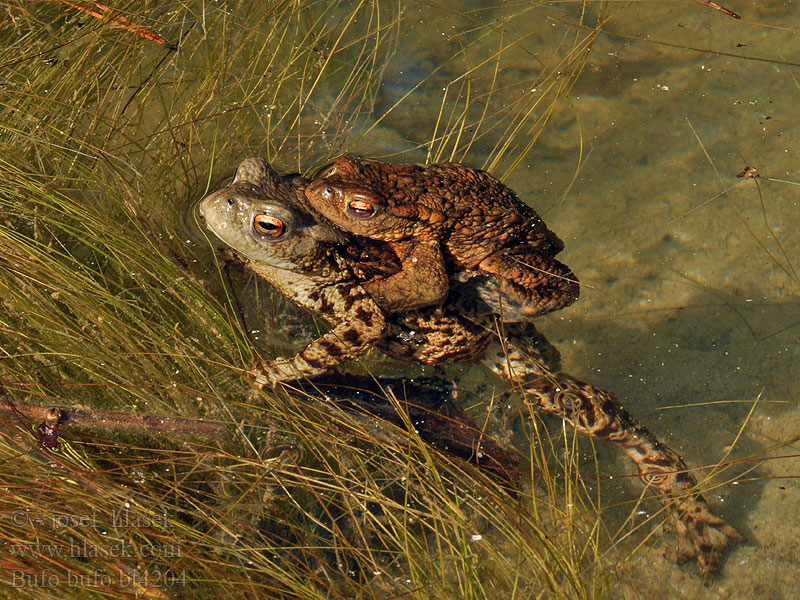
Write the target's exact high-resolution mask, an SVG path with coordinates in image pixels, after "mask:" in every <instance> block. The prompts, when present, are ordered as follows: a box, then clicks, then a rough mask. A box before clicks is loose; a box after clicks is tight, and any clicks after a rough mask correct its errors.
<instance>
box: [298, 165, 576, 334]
mask: <svg viewBox="0 0 800 600" xmlns="http://www.w3.org/2000/svg"><path fill="white" fill-rule="evenodd" d="M306 196H307V197H308V199H309V202H310V203H311V205H312V206H313V207H314V209H315V210H316V211H317V212H319V213H321V214H322V215H324V216H325V217H327V218H328V219H330V220H331V221H333V222H334V223H336V224H337V225H339V226H340V227H342V228H343V229H345V230H347V231H351V232H353V233H356V234H358V235H362V236H366V237H369V238H371V239H375V240H382V241H385V242H388V243H389V244H390V245H391V246H392V248H394V250H395V252H396V253H397V255H398V257H400V260H401V261H402V263H403V268H402V271H401V272H400V273H398V274H396V275H393V276H391V277H388V278H385V279H383V280H381V281H380V282H375V283H373V284H369V285H366V286H365V287H366V289H367V290H368V291H370V293H372V294H373V295H374V296H376V297H378V296H379V295H381V294H382V295H384V296H385V297H386V298H387V300H386V302H384V304H386V305H389V306H392V307H394V308H396V309H397V310H408V309H409V308H416V307H420V306H427V305H432V304H437V303H441V302H442V301H444V299H445V297H446V296H447V289H448V281H449V277H452V276H453V273H454V272H467V273H475V272H479V273H483V274H484V275H486V274H488V275H491V276H494V277H496V279H497V285H498V287H499V293H500V294H501V295H502V298H503V300H504V302H506V301H507V302H508V305H509V308H510V309H512V310H509V311H508V314H504V315H503V317H504V319H503V320H505V321H518V320H523V319H525V318H533V317H536V316H538V315H541V314H544V313H548V312H551V311H554V310H557V309H559V308H563V307H564V306H567V305H569V304H571V303H572V302H574V301H575V300H576V299H577V298H578V282H577V279H576V278H575V275H573V273H572V272H571V271H570V270H569V268H568V267H567V266H566V265H564V264H562V263H560V262H559V261H557V260H556V259H555V258H554V257H555V255H556V254H558V253H559V252H560V251H561V250H562V249H563V244H562V242H561V240H560V239H559V238H558V237H557V236H556V235H555V234H554V233H553V232H552V231H550V230H549V229H548V228H547V226H546V225H545V224H544V222H543V221H542V220H541V218H539V215H537V214H536V212H535V211H534V210H533V209H532V208H530V207H529V206H527V205H525V204H523V203H522V202H521V201H520V200H519V198H517V196H516V194H515V193H514V192H513V191H512V190H510V189H509V188H508V187H506V186H505V185H503V184H502V183H501V182H500V181H498V180H497V179H495V178H494V177H492V176H491V175H490V174H489V173H487V172H485V171H480V170H476V169H471V168H469V167H465V166H463V165H459V164H455V163H444V164H434V165H414V164H384V163H380V162H376V161H369V160H363V161H360V160H357V159H355V158H352V157H348V156H345V157H342V158H339V159H338V160H337V161H336V162H334V163H333V165H331V166H330V167H328V168H326V169H324V170H323V171H322V172H321V173H319V174H318V175H317V177H316V178H315V179H314V181H313V182H312V183H311V185H309V186H308V187H307V188H306ZM421 265H425V271H424V272H420V271H419V268H420V266H421ZM431 265H436V268H435V269H434V268H431ZM448 273H449V277H448ZM479 290H480V291H482V292H484V293H482V294H481V296H482V297H483V298H484V300H486V301H487V303H489V304H490V305H491V306H494V307H496V306H497V305H498V304H500V302H499V301H498V298H497V296H495V297H494V298H491V297H489V294H488V293H485V292H487V291H488V290H489V288H484V287H479ZM494 291H495V293H497V288H495V290H494ZM517 308H518V310H517ZM497 312H505V311H502V307H500V308H499V309H498V310H497Z"/></svg>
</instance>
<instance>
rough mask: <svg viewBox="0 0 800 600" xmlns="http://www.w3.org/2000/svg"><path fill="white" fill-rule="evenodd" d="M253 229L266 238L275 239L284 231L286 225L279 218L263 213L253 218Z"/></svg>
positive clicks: (281, 235)
mask: <svg viewBox="0 0 800 600" xmlns="http://www.w3.org/2000/svg"><path fill="white" fill-rule="evenodd" d="M253 229H254V230H255V232H256V233H258V234H259V235H260V236H262V237H264V238H266V239H268V240H277V239H279V238H281V237H283V235H284V234H285V233H286V225H284V223H283V221H282V220H281V219H279V218H278V217H274V216H272V215H267V214H263V213H262V214H260V215H256V218H255V219H253Z"/></svg>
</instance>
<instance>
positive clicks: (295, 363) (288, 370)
mask: <svg viewBox="0 0 800 600" xmlns="http://www.w3.org/2000/svg"><path fill="white" fill-rule="evenodd" d="M307 300H308V301H307V302H306V303H305V305H306V306H308V307H310V308H313V309H315V310H318V311H319V312H320V313H321V314H323V315H325V316H329V317H330V318H331V320H332V321H333V322H334V327H333V329H331V330H330V331H329V332H328V333H326V334H325V335H323V336H322V337H321V338H319V339H317V340H314V341H313V342H311V343H310V344H309V345H308V346H306V347H305V348H304V349H303V350H301V351H300V352H298V353H297V355H295V356H294V357H292V358H276V359H274V360H259V361H257V362H256V364H255V365H253V367H252V368H251V369H250V370H249V371H248V375H250V376H251V377H253V378H254V379H255V383H256V385H258V386H259V387H262V388H263V387H266V386H273V385H274V384H275V383H278V382H281V381H291V380H294V379H300V378H303V377H315V376H317V375H322V374H324V373H327V372H328V371H330V370H331V369H333V368H334V367H336V366H338V365H340V364H342V363H344V362H347V361H348V360H350V359H352V358H354V357H355V356H357V355H359V354H361V353H363V352H365V351H366V350H367V349H368V348H370V347H371V346H373V345H374V344H375V343H376V342H377V341H378V340H380V339H381V338H382V337H383V332H384V329H385V327H386V320H385V318H384V315H383V311H381V309H380V308H379V307H378V305H377V304H376V303H375V301H374V300H373V299H372V298H371V297H370V295H369V294H367V292H366V291H365V290H364V288H362V287H361V286H360V285H359V284H358V283H341V284H338V285H333V286H327V287H323V288H320V289H319V290H315V291H312V292H310V293H309V294H308V298H307Z"/></svg>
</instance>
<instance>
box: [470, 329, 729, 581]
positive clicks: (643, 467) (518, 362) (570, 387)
mask: <svg viewBox="0 0 800 600" xmlns="http://www.w3.org/2000/svg"><path fill="white" fill-rule="evenodd" d="M484 363H485V364H487V365H488V366H489V367H490V368H491V369H492V370H493V371H495V372H497V373H498V374H500V375H501V376H502V377H504V378H505V379H507V380H510V381H511V382H512V383H514V384H515V385H516V384H518V385H521V387H522V389H523V391H524V393H525V395H526V397H527V399H526V402H527V403H529V404H532V405H534V406H535V407H537V408H538V409H540V410H542V411H544V412H546V413H550V414H553V415H556V416H558V417H560V418H562V419H564V420H565V421H567V422H568V423H569V424H570V425H572V426H573V427H575V429H577V430H578V431H580V432H582V433H587V434H589V435H591V436H594V437H596V438H599V439H603V440H607V441H609V442H612V443H614V444H616V445H617V446H618V447H620V448H621V449H622V451H623V452H625V454H627V455H628V457H630V458H631V459H632V460H633V461H634V463H635V464H636V467H637V468H638V470H639V477H640V479H641V480H642V482H643V483H644V484H645V485H647V486H648V487H649V488H651V489H652V490H653V491H655V492H656V493H658V494H659V495H660V499H661V502H662V504H663V505H664V507H665V510H666V511H667V516H668V520H669V521H670V522H671V524H672V525H673V526H674V528H675V533H676V537H677V539H678V548H677V556H676V558H677V561H678V562H679V563H682V562H685V561H686V560H689V559H692V558H694V559H696V560H697V562H698V563H699V565H700V568H701V569H702V571H703V572H704V573H705V572H708V571H712V570H715V569H716V568H718V566H719V560H720V558H721V556H722V554H723V552H724V551H725V550H726V549H727V548H729V547H730V546H732V545H733V544H734V543H735V542H740V541H742V540H743V538H742V536H740V535H739V534H738V533H737V532H736V530H734V529H733V528H732V527H731V526H730V525H728V524H727V523H726V522H725V521H724V520H722V519H720V518H719V517H717V516H715V515H714V514H713V513H712V512H711V509H710V508H709V506H708V504H707V502H706V500H705V499H704V498H703V496H702V495H701V494H700V493H699V492H698V491H697V489H696V488H697V481H696V480H695V478H694V477H693V475H692V474H691V473H690V471H689V469H688V467H687V466H686V463H684V462H683V460H682V459H681V457H680V456H678V454H676V453H675V452H674V451H673V450H671V449H670V448H668V447H667V446H665V445H664V444H662V443H661V442H659V441H658V440H657V439H656V437H655V436H653V435H652V434H651V433H650V432H649V431H648V430H647V429H645V427H644V426H643V425H642V424H641V423H639V422H638V421H637V420H636V419H634V418H633V417H632V416H631V415H630V414H628V412H627V411H626V410H625V409H624V408H622V406H620V404H619V402H617V400H616V399H614V397H613V396H611V394H609V393H608V392H606V391H605V390H602V389H600V388H597V387H595V386H593V385H590V384H587V383H583V382H581V381H578V380H577V379H575V378H573V377H571V376H570V375H567V374H566V373H552V372H550V371H549V369H548V368H547V367H546V366H545V364H544V362H543V361H542V360H541V358H540V357H539V356H538V355H536V354H535V351H534V354H533V356H531V357H525V356H523V355H522V354H521V353H520V352H519V351H517V350H514V349H504V348H502V346H501V345H500V344H499V342H495V343H494V344H493V345H492V347H490V348H489V350H487V353H486V355H485V357H484Z"/></svg>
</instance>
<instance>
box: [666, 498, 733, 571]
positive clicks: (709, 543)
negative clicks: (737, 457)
mask: <svg viewBox="0 0 800 600" xmlns="http://www.w3.org/2000/svg"><path fill="white" fill-rule="evenodd" d="M668 510H669V513H670V514H669V521H670V525H671V526H672V527H673V529H674V530H675V536H676V538H677V541H678V546H677V549H676V555H675V560H676V562H678V563H679V564H682V563H685V562H686V561H689V560H693V559H694V560H697V563H698V565H699V566H700V570H701V571H702V572H703V573H704V574H705V573H709V572H712V571H716V570H718V568H719V566H720V560H721V558H722V555H723V554H724V553H725V551H726V550H727V549H728V548H730V547H731V546H733V545H734V544H736V543H738V542H742V541H744V538H743V537H742V536H741V535H739V533H738V532H737V531H736V530H735V529H734V528H733V527H731V526H730V525H728V524H727V523H726V522H725V521H724V520H723V519H721V518H719V517H717V516H715V515H714V514H712V513H711V510H710V508H709V507H708V504H707V503H706V501H705V500H704V499H703V497H702V496H701V495H699V494H689V495H686V496H683V497H681V498H677V499H676V500H675V502H674V504H672V505H671V506H670V507H668Z"/></svg>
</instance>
